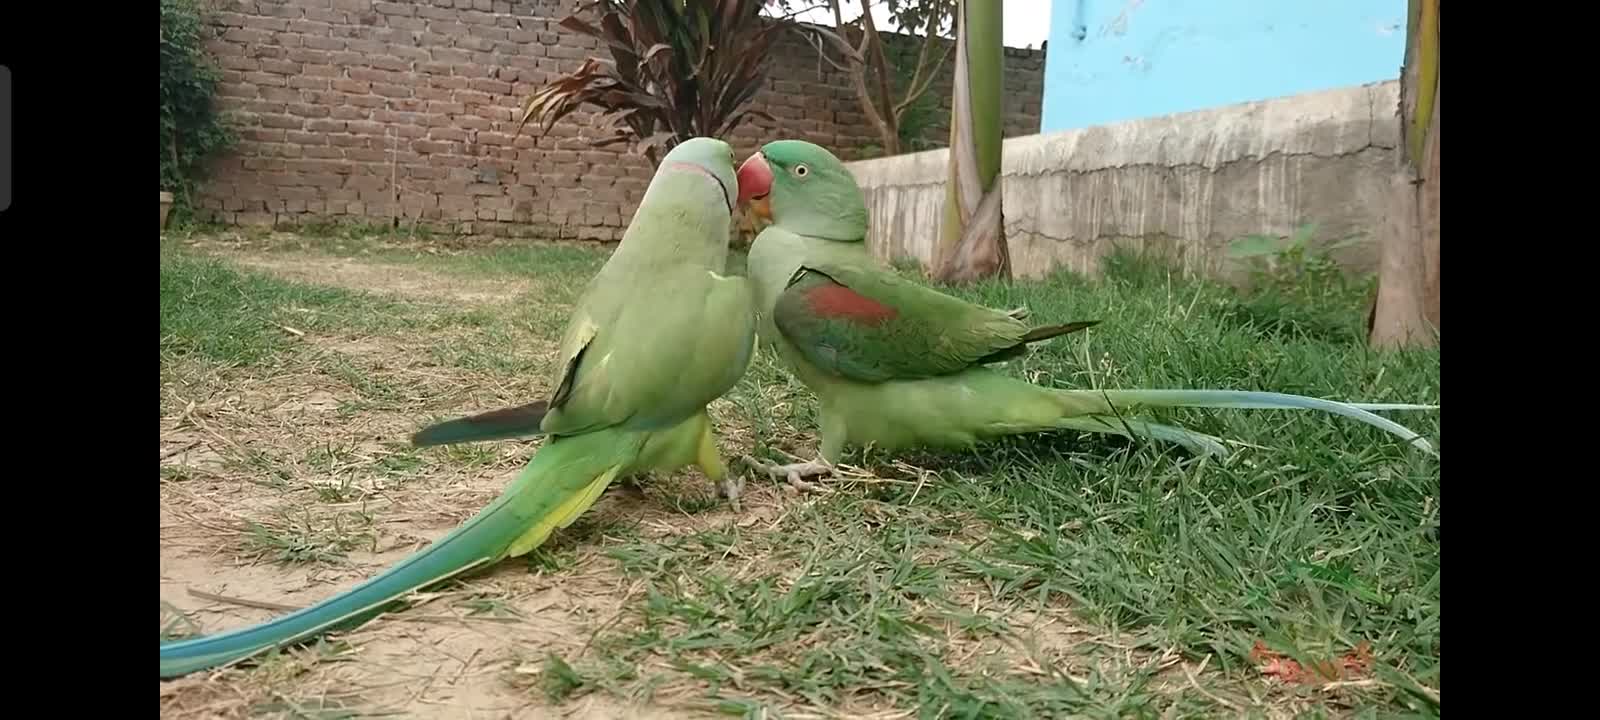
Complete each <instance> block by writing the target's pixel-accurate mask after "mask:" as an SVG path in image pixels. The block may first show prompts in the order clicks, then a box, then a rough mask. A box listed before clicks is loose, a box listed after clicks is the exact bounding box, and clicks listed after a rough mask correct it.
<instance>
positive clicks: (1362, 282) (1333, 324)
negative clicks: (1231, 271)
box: [1228, 225, 1373, 342]
mask: <svg viewBox="0 0 1600 720" xmlns="http://www.w3.org/2000/svg"><path fill="white" fill-rule="evenodd" d="M1315 234H1316V226H1315V225H1306V226H1303V227H1301V228H1299V229H1298V230H1296V231H1295V233H1294V235H1292V236H1290V237H1288V238H1283V239H1280V238H1275V237H1270V236H1265V235H1250V236H1246V237H1243V238H1240V239H1238V240H1236V241H1234V243H1233V244H1232V245H1231V246H1230V247H1229V248H1228V255H1229V256H1230V257H1233V258H1235V259H1239V260H1244V261H1246V262H1248V263H1249V264H1250V282H1249V287H1248V289H1247V290H1244V291H1242V292H1240V293H1239V295H1240V298H1239V301H1238V304H1237V305H1236V306H1235V308H1234V312H1233V313H1232V317H1233V319H1234V320H1236V321H1239V322H1243V323H1246V324H1249V325H1253V326H1255V327H1257V328H1259V329H1261V330H1264V331H1266V332H1270V333H1275V334H1284V335H1290V336H1294V335H1299V336H1305V337H1313V338H1317V339H1321V340H1325V341H1330V342H1360V341H1361V339H1362V337H1363V336H1364V332H1363V327H1364V326H1363V322H1364V321H1365V319H1366V315H1365V313H1364V312H1363V306H1364V304H1365V303H1366V299H1367V296H1368V295H1370V294H1371V291H1372V288H1373V279H1372V278H1371V277H1362V276H1353V275H1351V274H1349V273H1347V272H1345V271H1344V269H1343V268H1342V267H1340V265H1339V263H1338V261H1337V260H1335V259H1334V258H1333V251H1335V250H1337V249H1339V248H1342V247H1345V246H1347V245H1350V244H1352V243H1353V242H1355V240H1356V238H1347V239H1345V240H1341V241H1339V242H1335V243H1331V244H1328V245H1326V246H1322V247H1317V246H1315V245H1313V244H1312V243H1311V239H1312V238H1313V237H1315Z"/></svg>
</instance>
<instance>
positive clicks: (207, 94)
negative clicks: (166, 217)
mask: <svg viewBox="0 0 1600 720" xmlns="http://www.w3.org/2000/svg"><path fill="white" fill-rule="evenodd" d="M204 30H205V25H204V24H203V23H202V22H201V19H200V7H199V5H198V2H197V0H161V189H162V190H163V191H168V192H172V193H173V194H174V195H176V196H177V198H178V201H179V202H180V203H184V202H186V201H187V199H188V195H189V193H190V192H191V190H192V188H193V185H194V183H196V182H198V181H199V180H200V179H201V178H202V177H203V176H204V172H205V163H206V161H207V160H208V159H210V158H211V157H212V156H213V155H214V154H215V153H217V152H219V151H221V150H224V149H226V148H227V147H228V146H229V145H231V144H232V143H233V135H232V133H231V132H230V131H229V130H228V128H227V127H226V126H225V125H224V124H223V123H222V118H221V116H220V115H219V114H218V113H217V111H216V107H215V106H214V104H213V102H212V99H213V97H214V96H215V94H216V90H217V81H218V79H219V77H220V74H219V73H218V72H217V69H216V68H215V67H214V66H213V65H211V63H210V62H209V61H208V60H207V58H206V57H205V40H204Z"/></svg>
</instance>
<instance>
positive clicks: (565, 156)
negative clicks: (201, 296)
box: [200, 0, 1044, 241]
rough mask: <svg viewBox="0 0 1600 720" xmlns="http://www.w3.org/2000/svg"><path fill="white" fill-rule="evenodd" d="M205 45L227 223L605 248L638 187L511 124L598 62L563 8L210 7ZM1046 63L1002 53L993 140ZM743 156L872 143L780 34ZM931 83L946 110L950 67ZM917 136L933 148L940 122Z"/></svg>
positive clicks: (598, 153)
mask: <svg viewBox="0 0 1600 720" xmlns="http://www.w3.org/2000/svg"><path fill="white" fill-rule="evenodd" d="M212 7H213V12H212V14H211V16H210V18H209V22H210V24H211V26H212V29H213V30H214V32H215V37H214V38H212V39H211V40H210V42H209V43H208V47H209V49H210V51H211V53H212V55H213V57H214V58H215V60H216V62H217V64H218V65H219V66H220V67H221V69H222V73H223V80H222V84H221V87H220V94H221V97H220V98H219V103H220V104H221V105H222V107H223V109H224V111H225V112H226V113H227V114H228V116H229V117H230V122H231V123H232V125H233V126H234V127H235V128H237V132H238V134H239V137H240V142H239V144H238V146H237V147H236V148H235V150H234V151H233V152H232V153H231V154H229V155H228V156H226V157H223V158H219V159H218V161H217V163H216V164H215V166H214V168H213V170H212V175H211V179H210V181H209V182H208V183H207V184H206V186H205V187H204V188H203V189H202V191H201V194H200V195H201V197H200V202H201V206H202V210H203V211H204V213H205V214H207V215H209V216H210V217H212V218H213V219H216V220H219V221H222V222H226V223H237V224H252V225H258V224H273V223H277V224H295V223H303V222H313V221H326V220H338V219H346V220H366V221H376V222H389V221H391V220H398V221H399V222H401V223H404V224H407V225H409V224H410V223H412V222H419V223H422V224H425V225H430V226H435V227H442V228H447V229H449V230H452V231H457V232H467V233H486V234H505V235H517V236H537V237H549V238H566V239H589V240H602V241H605V240H615V239H617V238H619V237H620V236H621V233H622V228H623V226H624V224H625V223H626V222H627V220H628V218H629V217H630V216H631V215H632V213H633V208H634V205H635V204H636V203H637V202H638V199H639V198H640V197H641V196H642V195H643V193H644V188H645V186H646V184H647V183H648V182H649V176H650V167H649V163H648V162H646V161H645V160H644V159H643V158H642V157H637V156H633V155H630V154H628V153H626V152H625V151H617V150H613V149H596V148H592V147H590V146H589V145H588V144H587V143H585V142H584V141H583V140H582V137H581V136H582V134H583V132H584V130H585V127H586V126H587V125H588V123H589V121H590V118H591V117H592V115H590V114H589V113H587V112H585V111H581V110H580V111H579V112H577V113H574V114H572V115H569V116H568V117H567V118H566V119H564V120H563V121H562V122H560V123H558V124H557V125H556V126H555V127H554V128H552V130H551V132H550V134H549V135H548V136H546V137H545V138H543V139H542V140H539V141H537V142H536V141H535V139H534V137H533V133H532V132H529V130H531V128H529V129H525V131H524V132H523V133H522V134H521V135H515V136H514V135H513V132H514V131H515V129H516V119H515V117H516V112H517V109H518V107H519V105H520V103H521V101H522V99H524V98H526V97H527V96H528V95H529V94H531V93H532V92H533V91H534V90H535V88H536V87H538V85H539V84H541V83H543V82H545V81H547V80H549V79H550V78H552V77H554V76H556V75H559V74H561V73H564V72H567V71H570V70H572V69H574V68H576V67H577V65H578V64H580V63H581V62H582V60H583V58H585V57H587V56H589V55H591V54H594V55H600V54H601V53H603V52H604V51H602V50H600V49H598V48H597V47H596V45H595V44H594V43H593V42H592V41H591V40H589V39H588V38H585V37H582V36H578V35H574V34H572V33H569V32H567V31H566V30H564V29H562V28H561V27H560V26H558V25H557V22H558V21H559V20H560V19H561V18H562V17H564V16H565V15H566V14H567V13H568V12H570V11H571V9H572V7H573V5H572V3H571V0H564V1H563V0H514V1H513V0H431V1H429V2H422V1H415V2H376V1H374V0H243V1H241V0H218V1H216V2H214V3H213V5H212ZM1043 55H1044V54H1043V52H1042V51H1025V50H1015V49H1008V50H1007V58H1006V62H1007V81H1006V85H1007V117H1006V134H1007V135H1008V136H1011V135H1025V134H1031V133H1035V132H1038V127H1039V103H1040V96H1041V93H1042V89H1041V88H1042V77H1043V64H1044V60H1043ZM775 56H776V57H775V60H774V62H773V65H772V68H773V69H772V73H771V77H770V79H769V80H768V81H767V87H766V88H764V89H763V90H762V91H761V93H760V94H759V95H758V96H757V98H756V100H755V105H756V107H758V108H760V109H762V110H765V111H767V112H768V113H771V114H772V115H773V117H774V118H776V119H777V120H778V123H779V126H778V127H777V128H765V127H761V126H757V125H746V126H744V127H741V128H740V129H739V130H738V131H736V132H735V133H734V134H733V136H732V137H731V138H729V140H730V142H733V143H734V145H735V150H736V151H737V152H738V153H739V155H740V157H743V156H744V155H745V154H748V153H749V152H751V151H753V150H754V149H755V148H756V146H757V145H759V143H760V142H761V141H762V140H764V139H770V138H772V137H777V136H784V137H802V138H805V139H807V140H811V141H813V142H817V143H819V144H823V145H825V146H827V147H829V148H830V149H833V150H834V151H835V152H837V153H839V154H840V155H841V156H843V157H845V158H846V159H850V158H855V157H859V156H861V155H862V154H863V149H864V148H865V147H866V146H868V145H873V144H876V142H877V140H876V133H875V131H874V130H873V129H872V128H871V127H870V126H869V124H868V123H867V121H866V118H865V116H864V115H863V113H862V112H861V109H860V106H859V104H858V103H857V101H856V98H855V94H854V90H853V89H852V85H851V83H850V81H849V79H848V77H846V76H845V75H844V73H842V72H840V71H837V70H835V69H834V68H833V67H831V66H830V65H828V64H827V63H825V62H823V61H821V60H820V59H819V58H817V56H816V52H815V51H814V50H813V49H812V48H811V47H810V46H809V45H807V44H806V43H805V42H804V41H802V40H799V39H798V38H786V39H785V40H784V41H783V43H782V45H781V49H780V51H779V52H777V53H775ZM948 66H953V63H947V67H946V68H945V72H944V77H943V78H941V80H939V81H936V84H935V86H934V90H933V91H932V92H935V93H939V95H940V98H941V100H942V103H943V107H944V108H945V112H944V116H947V115H948V107H949V87H950V80H949V75H950V69H951V68H950V67H948ZM944 116H941V118H940V121H939V122H937V123H935V124H933V125H931V126H930V127H929V128H928V129H927V132H926V133H925V135H926V136H927V137H928V139H929V140H930V141H932V142H933V144H934V145H936V146H941V147H942V146H944V145H945V144H946V141H947V138H948V134H949V131H948V129H947V127H946V123H945V122H944V119H945V117H944Z"/></svg>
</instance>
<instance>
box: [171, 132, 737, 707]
mask: <svg viewBox="0 0 1600 720" xmlns="http://www.w3.org/2000/svg"><path fill="white" fill-rule="evenodd" d="M736 182H737V180H736V176H735V173H734V155H733V149H732V148H731V147H730V146H729V145H728V144H727V143H725V142H722V141H720V140H715V139H712V138H694V139H690V140H687V141H685V142H683V143H680V144H679V145H677V146H676V147H675V148H673V150H672V151H671V152H669V153H668V154H667V156H666V158H665V159H664V160H663V161H662V163H661V167H660V168H659V169H658V170H657V171H656V173H655V176H654V178H653V179H652V180H651V182H650V186H649V188H648V189H647V190H646V191H645V194H644V198H643V200H642V201H641V203H640V205H639V208H638V210H637V211H636V212H635V213H634V216H633V219H632V220H631V221H630V223H629V226H628V229H627V232H626V233H625V234H624V235H623V237H622V241H621V243H620V244H619V245H618V247H617V249H616V250H615V252H614V253H613V254H612V256H611V257H610V259H609V260H607V262H606V264H605V266H604V267H603V268H601V270H600V272H599V273H598V274H597V275H596V276H595V277H594V278H593V280H592V281H591V282H590V283H589V285H588V287H587V289H586V290H585V291H584V294H583V297H582V299H580V300H579V301H578V304H577V307H576V308H575V310H574V311H573V314H572V316H571V318H570V319H569V321H568V325H567V329H566V333H565V337H564V338H563V340H562V343H561V354H560V362H559V363H558V364H557V365H556V369H555V373H554V376H553V377H552V378H551V380H552V381H553V382H552V383H551V384H552V386H554V387H555V388H556V389H555V391H554V392H553V393H552V394H551V395H550V397H549V399H548V400H546V401H542V402H538V403H533V404H531V405H526V406H523V407H521V408H515V409H513V410H510V411H502V412H500V413H498V414H496V413H488V414H486V415H485V416H477V417H476V418H475V419H474V418H469V419H468V421H451V422H449V423H442V424H441V425H436V426H434V427H432V428H429V429H427V430H424V431H422V432H420V433H418V435H417V437H416V438H414V440H416V441H418V443H419V444H425V445H426V444H438V443H440V442H461V441H468V440H478V439H488V438H494V437H511V436H515V435H522V434H529V435H531V434H547V435H549V436H550V437H549V439H548V440H547V441H546V442H545V444H544V445H543V447H542V448H540V449H539V451H538V452H537V453H536V454H535V455H534V457H533V458H532V459H531V460H530V461H529V462H528V465H527V466H526V467H525V468H524V469H523V471H522V472H521V473H520V474H518V476H517V477H516V478H515V479H514V480H513V481H512V482H511V484H510V486H509V487H508V488H507V489H506V490H505V492H504V493H502V494H501V495H500V497H498V498H497V499H495V500H494V502H492V503H491V504H490V505H489V506H488V507H486V508H484V509H483V510H482V511H481V512H479V513H478V514H477V515H475V516H473V517H472V518H471V519H469V520H467V521H466V522H465V523H464V524H462V525H461V526H460V527H458V528H456V529H455V530H452V531H451V532H450V533H449V534H447V535H445V536H444V537H443V538H441V539H440V540H438V541H437V542H434V543H432V544H431V545H429V546H428V547H426V548H424V549H422V550H420V551H418V552H417V553H415V554H413V555H412V556H410V557H408V558H406V559H405V560H402V561H401V562H399V563H398V564H396V565H395V566H394V567H392V568H390V569H388V570H386V571H385V572H383V573H382V574H380V575H378V576H376V577H374V578H372V579H370V580H367V581H366V582H364V583H362V584H360V585H358V586H356V587H355V588H353V589H351V590H349V591H347V592H344V593H341V594H339V595H337V596H335V597H332V598H329V599H327V600H324V601H322V602H320V603H317V604H316V605H313V606H311V607H308V608H305V609H302V610H298V611H295V612H292V613H289V614H287V615H284V616H282V617H280V618H277V619H274V620H271V621H268V622H265V623H261V624H258V625H255V626H253V627H246V628H241V629H236V630H231V631H228V632H224V633H220V634H217V635H211V636H205V637H199V638H193V639H186V640H182V641H179V642H173V643H169V644H163V645H162V646H161V677H162V678H171V677H177V676H180V675H185V674H188V673H192V672H196V671H199V670H204V669H207V668H212V667H216V666H219V665H224V664H231V663H234V662H237V661H240V660H244V659H246V658H249V657H251V656H254V655H256V654H258V653H261V652H265V651H268V650H271V649H274V648H279V647H284V646H287V645H290V644H294V643H297V642H301V641H305V640H307V639H310V638H312V637H314V636H316V635H319V634H321V633H323V632H325V631H328V630H330V629H333V628H334V627H335V626H345V625H349V624H353V623H357V622H364V621H365V620H366V619H368V618H370V617H372V616H373V615H375V614H376V613H378V612H379V611H381V610H382V609H383V608H384V607H386V606H387V605H389V603H391V602H392V601H395V600H398V599H400V598H401V597H403V596H405V595H406V594H408V593H410V592H412V591H414V590H418V589H420V588H423V587H426V586H430V585H433V584H435V583H437V582H439V581H442V580H445V579H448V578H451V577H455V576H458V575H460V574H462V573H465V572H468V571H471V570H475V569H480V568H483V567H485V566H488V565H490V564H493V563H496V562H498V561H500V560H501V559H504V558H507V557H516V556H519V555H522V554H524V553H527V552H529V551H531V550H533V549H534V548H536V547H538V546H539V545H540V544H542V543H543V542H544V541H545V539H546V538H548V537H549V536H550V534H551V533H552V532H554V531H555V530H556V529H557V528H559V527H565V526H567V525H568V524H570V523H571V522H572V521H573V520H574V519H575V518H577V517H578V516H579V515H580V514H582V513H583V512H584V511H585V510H587V509H588V508H589V507H590V506H591V505H592V504H593V503H594V502H595V500H596V499H598V498H599V496H600V494H601V493H602V492H603V491H604V490H605V489H606V487H607V486H608V485H609V484H610V483H611V482H612V481H613V480H615V479H617V478H619V477H624V476H628V475H633V474H639V473H645V472H651V471H663V472H671V471H673V470H677V469H679V468H682V467H686V466H689V465H694V466H698V467H699V468H700V470H701V471H702V472H703V473H705V475H706V477H708V478H710V479H711V480H712V481H713V482H717V483H719V484H721V485H722V487H723V488H724V492H726V493H728V494H729V495H730V497H734V496H736V495H737V490H736V489H730V488H733V487H734V486H733V485H731V484H730V483H729V481H728V480H727V478H728V475H729V473H728V472H727V468H726V466H725V464H724V463H723V460H722V457H721V455H720V454H719V452H718V450H717V444H716V440H715V438H714V437H713V434H712V425H711V420H710V418H709V417H708V416H707V414H706V406H707V404H709V403H710V402H711V401H712V400H714V399H716V398H718V397H720V396H721V395H722V394H723V393H725V392H727V391H728V390H729V389H730V388H732V387H733V385H734V384H735V383H736V382H738V380H739V378H740V377H741V376H742V375H743V374H744V371H745V369H746V367H747V366H748V365H749V362H750V357H751V355H752V353H753V352H754V350H755V315H754V312H753V310H754V306H753V296H752V290H751V285H750V283H749V281H748V280H747V279H745V278H743V277H737V276H724V275H722V274H721V273H722V271H723V270H724V268H725V264H726V255H727V245H728V231H729V227H730V223H731V221H732V212H733V206H734V199H735V198H736V192H737V186H736ZM741 484H742V481H741Z"/></svg>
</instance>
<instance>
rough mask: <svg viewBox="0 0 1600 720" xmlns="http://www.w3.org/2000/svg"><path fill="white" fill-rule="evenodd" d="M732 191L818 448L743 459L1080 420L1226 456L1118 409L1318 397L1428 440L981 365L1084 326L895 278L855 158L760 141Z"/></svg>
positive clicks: (778, 473)
mask: <svg viewBox="0 0 1600 720" xmlns="http://www.w3.org/2000/svg"><path fill="white" fill-rule="evenodd" d="M739 201H740V203H741V205H748V207H749V210H750V212H752V213H754V214H755V215H756V216H757V217H760V218H762V219H764V220H766V221H769V222H770V225H768V227H766V228H765V229H763V230H762V231H761V233H760V234H759V235H757V236H756V239H755V241H754V243H753V245H752V246H751V250H750V256H749V262H748V268H749V269H748V273H749V276H750V279H751V280H752V281H753V282H754V283H755V292H756V306H757V314H758V315H759V319H758V322H759V327H760V334H761V337H762V339H763V342H764V343H768V344H770V345H774V346H776V348H777V350H778V353H779V355H780V356H781V357H782V358H783V360H784V363H785V364H786V365H787V366H788V368H789V369H790V370H791V371H792V372H793V374H794V375H795V376H796V377H797V378H798V379H799V380H800V381H801V382H803V383H804V384H805V385H806V386H807V387H808V388H810V389H811V390H812V391H813V392H815V393H816V394H817V397H818V400H819V401H820V405H821V408H820V410H821V431H822V442H821V449H820V450H821V452H820V455H821V457H820V460H818V461H812V462H803V463H795V464H790V465H783V466H777V467H774V466H769V465H765V464H763V463H759V462H756V461H754V460H749V462H750V463H751V464H754V465H756V466H758V467H759V468H761V469H763V470H765V471H767V472H768V473H770V474H772V475H773V476H774V477H778V478H785V479H787V480H788V481H789V482H790V483H792V484H795V485H796V486H798V487H802V488H804V487H807V484H806V483H804V482H802V481H801V478H803V477H807V476H811V475H825V474H828V473H830V472H831V471H832V465H833V464H836V463H837V462H838V461H839V459H840V457H841V455H842V454H843V452H844V449H845V447H846V445H848V444H854V445H868V444H870V445H873V446H874V447H877V448H879V449H884V450H894V449H898V448H906V447H910V446H917V445H923V446H934V447H953V448H963V447H970V446H972V445H973V444H975V443H976V442H977V441H979V440H981V439H986V438H993V437H997V436H1001V435H1009V434H1015V433H1026V432H1035V431H1042V430H1052V429H1074V430H1083V431H1090V432H1102V433H1113V434H1119V435H1130V434H1131V435H1139V436H1144V437H1149V438H1154V439H1158V440H1164V441H1171V442H1177V443H1181V444H1183V445H1185V446H1187V447H1189V448H1191V449H1193V450H1197V451H1200V452H1207V453H1223V452H1225V449H1224V447H1223V445H1222V443H1221V441H1220V439H1218V438H1215V437H1212V436H1209V435H1204V434H1201V433H1197V432H1193V431H1189V430H1185V429H1183V428H1178V427H1174V426H1170V425H1163V424H1159V423H1153V422H1148V421H1144V420H1139V419H1135V418H1128V417H1125V416H1124V413H1126V412H1128V411H1130V410H1132V409H1134V408H1136V407H1139V406H1149V407H1217V408H1297V409H1319V410H1324V411H1327V412H1330V413H1334V414H1338V415H1343V416H1345V417H1350V418H1354V419H1357V420H1360V421H1362V422H1366V423H1370V424H1372V425H1375V426H1377V427H1380V428H1383V429H1384V430H1387V431H1389V432H1391V433H1394V434H1396V435H1398V436H1400V437H1402V438H1405V439H1406V440H1408V441H1410V442H1411V443H1413V444H1414V445H1416V446H1417V447H1419V448H1422V449H1424V450H1427V451H1428V452H1434V450H1433V447H1432V446H1431V445H1430V444H1429V443H1428V442H1427V440H1425V439H1423V438H1421V437H1420V436H1419V435H1418V434H1417V433H1415V432H1412V431H1410V430H1408V429H1406V428H1405V427H1402V426H1400V425H1398V424H1396V423H1394V422H1392V421H1390V420H1387V419H1385V418H1382V417H1379V416H1377V415H1374V414H1372V413H1371V412H1370V411H1371V410H1401V409H1432V408H1433V407H1434V406H1427V405H1405V404H1360V405H1357V404H1349V403H1341V402H1335V401H1330V400H1321V399H1317V398H1308V397H1301V396H1296V395H1285V394H1279V393H1267V392H1244V391H1232V390H1158V389H1151V390H1058V389H1051V388H1045V387H1040V386H1038V385H1034V384H1032V383H1028V382H1025V381H1022V380H1018V379H1015V378H1012V377H1010V376H1007V375H1004V374H1001V373H999V372H996V371H994V370H991V369H990V368H988V367H986V365H987V364H989V363H993V362H997V361H1001V360H1006V359H1009V358H1013V357H1017V356H1018V355H1020V354H1022V353H1025V352H1026V351H1027V350H1026V346H1027V344H1028V343H1030V342H1033V341H1035V340H1040V339H1045V338H1049V337H1054V336H1056V335H1059V334H1061V333H1062V332H1066V331H1071V330H1075V329H1080V328H1081V327H1084V326H1087V325H1090V324H1093V323H1092V322H1089V323H1073V324H1070V325H1065V326H1057V327H1055V328H1041V329H1039V330H1033V331H1030V330H1029V329H1028V328H1027V326H1025V325H1024V324H1023V323H1022V322H1021V320H1020V317H1019V315H1020V313H1018V312H1017V311H1012V312H1002V311H998V310H993V309H989V308H985V307H981V306H978V305H974V304H972V303H968V302H966V301H964V300H960V299H958V298H955V297H952V296H950V295H946V294H944V293H941V292H938V291H936V290H933V289H931V288H928V287H925V286H923V285H920V284H918V283H915V282H912V281H909V280H905V279H902V278H900V277H899V276H897V275H895V274H893V273H892V272H889V271H887V270H885V269H882V268H881V267H879V266H878V265H877V264H876V262H875V261H874V259H873V258H872V256H871V255H870V254H869V252H868V250H867V248H866V244H865V242H864V239H865V237H866V232H867V210H866V204H865V202H864V199H863V196H862V194H861V189H860V188H859V187H857V185H856V182H855V178H854V177H853V176H852V175H851V174H850V171H849V170H848V169H847V168H846V167H845V166H844V164H843V163H842V162H840V161H839V159H838V158H837V157H835V156H834V155H833V154H832V153H830V152H828V151H827V150H826V149H825V148H822V147H819V146H817V145H814V144H812V143H808V142H803V141H798V140H779V141H775V142H772V143H769V144H767V145H765V146H763V147H762V148H761V150H760V151H759V152H757V153H756V154H754V155H752V156H751V157H750V158H749V159H748V160H746V161H745V162H744V164H743V165H741V166H740V168H739Z"/></svg>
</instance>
